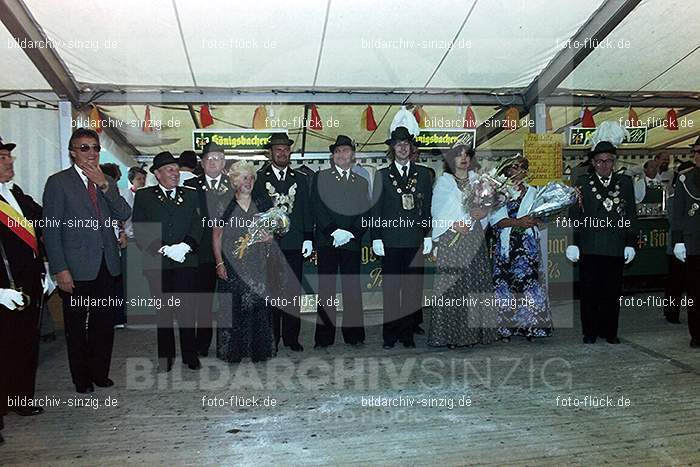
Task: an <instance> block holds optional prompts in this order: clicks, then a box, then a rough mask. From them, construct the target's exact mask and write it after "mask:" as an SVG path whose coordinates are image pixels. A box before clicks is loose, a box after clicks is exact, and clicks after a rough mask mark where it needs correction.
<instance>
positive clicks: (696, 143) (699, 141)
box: [690, 136, 700, 148]
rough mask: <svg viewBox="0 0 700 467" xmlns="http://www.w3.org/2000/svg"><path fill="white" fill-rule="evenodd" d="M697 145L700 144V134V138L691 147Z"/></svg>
mask: <svg viewBox="0 0 700 467" xmlns="http://www.w3.org/2000/svg"><path fill="white" fill-rule="evenodd" d="M695 146H700V136H698V139H696V140H695V142H694V143H693V144H691V145H690V147H691V148H694V147H695Z"/></svg>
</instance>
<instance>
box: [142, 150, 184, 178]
mask: <svg viewBox="0 0 700 467" xmlns="http://www.w3.org/2000/svg"><path fill="white" fill-rule="evenodd" d="M168 164H177V159H175V157H173V155H172V154H170V152H169V151H164V152H160V153H158V154H156V157H154V158H153V165H151V168H150V169H148V170H150V171H151V173H155V171H156V170H158V169H160V168H161V167H163V166H164V165H168Z"/></svg>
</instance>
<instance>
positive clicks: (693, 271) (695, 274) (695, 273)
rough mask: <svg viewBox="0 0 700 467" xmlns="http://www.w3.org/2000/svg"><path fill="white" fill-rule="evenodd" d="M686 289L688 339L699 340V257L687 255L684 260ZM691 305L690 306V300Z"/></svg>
mask: <svg viewBox="0 0 700 467" xmlns="http://www.w3.org/2000/svg"><path fill="white" fill-rule="evenodd" d="M686 265H687V266H686V276H685V277H686V281H687V282H686V289H685V290H687V294H688V302H689V306H688V331H690V337H692V338H693V339H695V340H700V306H698V300H700V255H688V256H687V258H686ZM691 299H692V300H693V304H692V305H690V300H691Z"/></svg>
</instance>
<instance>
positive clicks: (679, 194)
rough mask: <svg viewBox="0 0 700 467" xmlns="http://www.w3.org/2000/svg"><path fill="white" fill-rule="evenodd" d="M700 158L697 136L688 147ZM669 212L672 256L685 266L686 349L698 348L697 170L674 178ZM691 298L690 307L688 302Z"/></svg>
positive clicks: (699, 198) (699, 238)
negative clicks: (687, 338)
mask: <svg viewBox="0 0 700 467" xmlns="http://www.w3.org/2000/svg"><path fill="white" fill-rule="evenodd" d="M691 148H692V149H693V153H694V154H695V158H696V160H697V159H698V157H700V137H698V139H697V140H696V141H695V144H693V145H692V146H691ZM673 197H674V201H673V211H672V212H671V226H672V229H673V230H672V231H671V240H672V241H673V243H674V245H673V255H674V256H675V257H676V258H678V259H679V260H680V261H683V262H685V263H686V275H685V277H686V287H685V290H686V291H687V294H688V299H689V302H688V330H689V331H690V346H691V347H693V348H696V349H697V348H700V315H699V314H698V313H700V307H699V306H698V300H700V293H699V292H698V291H699V290H700V167H697V166H696V167H695V168H693V169H691V170H689V171H688V172H685V173H683V174H681V175H679V176H678V182H677V183H676V188H675V191H674V196H673ZM691 299H692V304H690V300H691Z"/></svg>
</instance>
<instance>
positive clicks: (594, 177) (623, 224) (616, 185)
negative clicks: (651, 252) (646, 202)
mask: <svg viewBox="0 0 700 467" xmlns="http://www.w3.org/2000/svg"><path fill="white" fill-rule="evenodd" d="M616 154H617V150H616V149H615V146H613V145H612V144H611V143H609V142H607V141H601V142H599V143H598V144H596V146H595V148H593V150H592V151H591V152H590V153H589V159H590V160H591V162H592V166H593V168H594V171H593V172H591V173H588V174H585V175H581V176H580V177H579V178H578V179H577V180H576V185H575V186H576V187H577V188H578V190H579V191H580V201H579V203H578V204H575V205H573V206H572V208H571V209H570V212H569V215H570V217H571V221H572V222H573V224H574V225H573V227H574V238H573V244H572V245H569V246H568V247H567V249H566V257H567V258H568V259H569V260H570V261H572V262H578V261H579V260H580V262H579V265H580V270H579V281H580V290H579V295H580V297H581V298H580V302H581V325H582V328H583V342H584V344H593V343H595V341H596V338H597V337H603V338H605V339H606V341H607V342H608V343H610V344H619V343H620V339H619V338H618V337H617V327H618V317H619V314H620V296H621V295H622V272H623V267H624V265H625V264H628V263H630V262H631V261H632V260H633V259H634V256H635V251H634V247H633V245H634V242H635V224H636V218H637V209H636V205H635V202H634V187H633V185H632V179H631V178H630V177H629V176H627V175H619V174H616V173H614V172H613V165H614V164H615V156H616Z"/></svg>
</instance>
